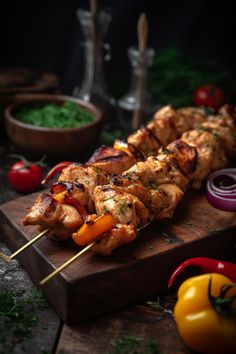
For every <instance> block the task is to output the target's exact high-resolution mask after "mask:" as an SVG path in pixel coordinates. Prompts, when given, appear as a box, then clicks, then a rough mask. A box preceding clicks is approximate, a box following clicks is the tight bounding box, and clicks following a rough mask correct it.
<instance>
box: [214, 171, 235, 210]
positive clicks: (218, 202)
mask: <svg viewBox="0 0 236 354" xmlns="http://www.w3.org/2000/svg"><path fill="white" fill-rule="evenodd" d="M207 200H208V202H209V203H210V204H211V205H212V206H213V207H215V208H218V209H222V210H227V211H228V210H229V211H236V168H225V169H222V170H219V171H216V172H214V173H212V174H211V175H210V176H209V178H208V180H207Z"/></svg>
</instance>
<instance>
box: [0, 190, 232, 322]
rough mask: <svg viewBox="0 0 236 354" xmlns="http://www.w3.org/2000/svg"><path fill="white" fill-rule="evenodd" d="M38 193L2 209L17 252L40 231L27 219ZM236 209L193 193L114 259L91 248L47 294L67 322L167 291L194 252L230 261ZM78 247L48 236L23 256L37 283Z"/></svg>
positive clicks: (4, 228) (8, 235)
mask: <svg viewBox="0 0 236 354" xmlns="http://www.w3.org/2000/svg"><path fill="white" fill-rule="evenodd" d="M35 197H36V194H32V195H28V196H24V197H21V198H19V199H16V200H13V201H10V202H8V203H5V204H3V205H2V206H1V208H0V221H1V228H2V231H3V240H4V242H5V243H6V244H7V246H8V247H9V248H10V249H11V250H12V251H15V250H16V249H18V248H19V247H20V246H22V245H23V244H24V243H25V242H27V241H28V240H30V239H31V238H32V237H33V236H34V235H35V234H36V233H37V230H36V228H35V227H24V226H23V225H22V219H23V217H24V215H25V214H26V211H27V208H28V207H29V206H31V205H32V203H33V201H34V199H35ZM235 216H236V213H234V212H225V211H221V210H218V209H215V208H213V207H211V206H210V205H209V204H208V202H207V201H206V199H205V196H204V194H203V193H201V192H193V191H189V192H188V193H187V194H186V196H185V198H184V200H183V201H182V202H181V204H180V205H179V206H178V207H177V209H176V212H175V215H174V218H173V219H172V220H170V221H168V222H163V221H162V222H157V223H156V224H155V225H152V226H151V227H148V228H146V229H144V230H143V231H142V232H141V233H140V235H139V237H138V239H137V240H136V241H135V242H133V243H132V244H129V245H126V246H124V247H121V248H120V249H117V250H116V251H115V252H114V254H113V255H112V256H110V257H101V256H98V255H95V254H93V252H92V251H90V252H89V253H87V254H85V255H83V256H82V257H81V258H80V259H78V260H77V261H75V262H74V263H73V264H71V265H70V266H69V267H68V268H67V269H65V270H64V271H63V272H61V273H60V274H59V275H58V276H57V277H55V278H54V279H53V280H52V281H51V282H50V283H48V284H47V285H46V286H45V287H44V291H45V293H46V295H47V298H48V300H49V302H50V304H51V305H52V307H53V308H54V310H55V311H56V313H57V314H58V315H59V317H60V318H61V319H62V320H64V321H65V322H66V323H68V324H75V323H79V322H80V321H82V320H85V319H89V318H92V317H97V316H98V315H101V314H103V313H106V312H110V311H113V310H115V309H118V308H122V307H124V306H127V305H130V304H134V303H137V302H139V301H143V300H146V299H149V298H152V297H154V296H156V295H157V294H159V293H162V292H164V291H166V290H167V281H168V277H169V276H170V274H171V273H172V271H173V270H174V268H175V267H176V266H177V265H178V264H179V263H180V262H181V261H183V260H185V259H186V258H189V257H193V256H212V257H213V256H214V257H217V258H221V259H225V258H227V259H229V258H230V257H231V256H233V246H234V244H235V227H236V217H235ZM77 251H78V248H77V247H76V246H75V245H74V244H73V243H72V241H69V242H66V243H60V244H59V243H55V242H53V241H50V240H48V239H47V238H46V237H45V238H44V239H42V240H40V241H38V243H37V244H36V245H34V246H33V247H31V248H30V249H29V250H27V251H25V252H24V253H23V254H22V255H20V256H19V261H20V262H21V263H22V264H23V266H24V267H25V268H26V270H27V271H28V272H29V274H30V277H31V279H32V280H33V282H34V283H35V284H36V285H37V284H38V283H39V281H40V280H41V279H42V278H44V277H45V276H46V275H48V274H49V273H50V272H51V271H52V270H54V269H55V268H56V267H58V266H59V265H61V264H62V263H63V262H64V261H66V260H67V259H68V258H70V257H71V256H72V255H74V254H75V253H76V252H77Z"/></svg>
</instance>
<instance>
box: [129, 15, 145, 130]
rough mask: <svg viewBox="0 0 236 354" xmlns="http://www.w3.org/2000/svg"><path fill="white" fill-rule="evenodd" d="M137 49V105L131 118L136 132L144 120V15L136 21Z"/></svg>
mask: <svg viewBox="0 0 236 354" xmlns="http://www.w3.org/2000/svg"><path fill="white" fill-rule="evenodd" d="M137 35H138V49H139V53H140V63H139V66H140V77H139V82H138V86H137V99H138V102H139V105H138V106H137V107H136V108H135V109H134V113H133V117H132V129H134V130H136V129H138V128H139V127H140V125H141V124H142V123H143V120H144V118H145V107H144V105H145V94H146V92H145V89H146V77H145V76H146V63H145V52H146V48H147V38H148V22H147V17H146V15H145V13H142V14H141V15H140V16H139V19H138V25H137Z"/></svg>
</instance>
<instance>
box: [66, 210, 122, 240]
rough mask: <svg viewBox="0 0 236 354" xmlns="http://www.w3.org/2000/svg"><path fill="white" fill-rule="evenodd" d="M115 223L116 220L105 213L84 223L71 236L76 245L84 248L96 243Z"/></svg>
mask: <svg viewBox="0 0 236 354" xmlns="http://www.w3.org/2000/svg"><path fill="white" fill-rule="evenodd" d="M116 223H117V221H116V219H115V218H114V217H113V216H112V215H111V214H110V213H106V214H104V215H102V216H99V217H97V218H96V219H94V220H89V221H87V222H85V223H84V224H83V225H82V226H81V228H80V229H79V230H78V231H76V232H74V233H73V234H72V238H73V240H74V241H75V243H77V245H79V246H86V245H88V244H90V243H92V242H94V241H97V240H98V239H99V238H100V237H101V236H102V235H103V234H104V233H105V232H107V231H109V230H110V229H112V227H113V226H114V224H116Z"/></svg>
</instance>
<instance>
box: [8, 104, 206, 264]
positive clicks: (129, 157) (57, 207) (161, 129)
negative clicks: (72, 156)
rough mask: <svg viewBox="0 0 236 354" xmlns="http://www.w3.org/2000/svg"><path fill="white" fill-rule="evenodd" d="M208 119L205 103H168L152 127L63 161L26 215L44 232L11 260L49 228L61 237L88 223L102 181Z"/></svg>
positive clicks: (27, 220) (28, 222) (49, 233)
mask: <svg viewBox="0 0 236 354" xmlns="http://www.w3.org/2000/svg"><path fill="white" fill-rule="evenodd" d="M206 119H207V116H206V114H205V111H204V110H203V109H199V108H191V107H189V108H182V109H179V110H174V109H173V108H172V107H171V106H166V107H164V108H162V109H160V110H159V111H157V112H156V114H155V115H154V118H153V120H152V121H151V122H150V123H148V124H147V126H146V127H143V128H141V129H139V130H138V131H136V132H134V133H133V134H131V135H130V136H129V137H128V138H127V141H126V142H121V141H116V142H115V144H114V146H113V147H111V146H102V147H101V148H99V149H97V150H96V151H95V153H94V154H93V156H92V157H91V158H90V160H89V161H88V162H87V163H86V164H83V165H82V164H73V163H71V162H63V163H60V164H59V165H56V166H55V167H54V168H53V169H52V170H51V171H50V172H49V173H48V175H47V176H46V178H45V180H44V182H48V181H49V180H50V178H52V177H53V176H54V175H55V174H56V173H58V172H60V171H61V175H60V176H59V178H58V181H57V182H56V183H54V184H53V185H52V186H51V190H50V192H46V193H42V194H40V195H39V196H38V198H37V199H36V201H35V204H34V205H33V207H32V208H31V209H30V211H29V213H28V214H27V215H26V217H25V218H24V221H23V223H24V225H38V226H39V231H41V232H40V234H39V235H37V236H36V237H35V238H34V239H32V240H31V241H30V242H29V243H28V244H26V245H24V246H23V247H22V248H21V249H19V250H18V251H16V252H15V253H13V254H12V255H11V256H10V259H9V257H8V258H7V260H11V259H13V258H14V257H15V256H17V255H18V254H19V253H20V252H22V250H24V249H26V248H27V247H28V246H30V245H32V244H33V243H34V242H35V241H37V240H39V239H40V238H41V237H43V236H44V235H45V234H46V235H47V236H48V237H50V238H53V239H56V240H64V239H66V238H68V237H70V235H71V233H73V232H74V231H76V230H77V229H78V228H79V227H80V226H81V225H82V224H83V222H84V220H85V219H86V218H87V213H93V212H95V208H94V202H93V198H92V197H93V191H94V188H95V187H96V186H97V185H103V184H108V183H109V181H110V176H111V175H112V174H114V173H116V174H120V173H122V172H123V171H125V170H127V169H129V168H130V167H131V166H132V165H134V163H135V162H137V161H141V160H144V159H145V157H148V156H151V155H156V154H157V153H158V151H159V149H160V148H161V147H164V146H166V145H167V144H168V143H170V142H171V141H173V140H174V139H176V138H178V137H179V136H180V135H181V133H182V132H184V131H186V130H189V129H190V128H193V127H195V126H198V125H199V124H200V123H201V122H203V121H206ZM1 256H2V257H3V255H1ZM5 259H6V257H5Z"/></svg>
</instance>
